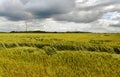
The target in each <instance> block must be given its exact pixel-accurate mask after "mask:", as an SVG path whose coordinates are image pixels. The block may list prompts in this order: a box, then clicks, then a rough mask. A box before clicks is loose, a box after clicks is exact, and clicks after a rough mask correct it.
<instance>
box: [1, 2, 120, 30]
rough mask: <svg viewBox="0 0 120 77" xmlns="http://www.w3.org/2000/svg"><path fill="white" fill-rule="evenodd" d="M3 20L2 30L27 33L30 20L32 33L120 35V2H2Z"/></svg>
mask: <svg viewBox="0 0 120 77" xmlns="http://www.w3.org/2000/svg"><path fill="white" fill-rule="evenodd" d="M0 17H1V18H0V31H11V30H24V27H23V26H25V24H24V22H25V21H27V22H29V23H28V24H29V30H46V31H74V30H76V31H94V32H95V31H99V32H114V31H116V32H120V29H119V28H120V26H119V24H120V1H119V0H12V1H11V0H0ZM31 20H33V21H31ZM35 21H36V23H35ZM44 24H45V25H44ZM42 25H44V26H42ZM9 27H10V28H9ZM116 27H117V28H116Z"/></svg>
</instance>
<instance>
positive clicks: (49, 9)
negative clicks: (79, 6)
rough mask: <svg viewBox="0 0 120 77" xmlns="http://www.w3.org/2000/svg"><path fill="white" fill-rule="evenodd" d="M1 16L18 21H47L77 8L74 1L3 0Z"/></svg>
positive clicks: (0, 10)
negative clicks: (53, 16)
mask: <svg viewBox="0 0 120 77" xmlns="http://www.w3.org/2000/svg"><path fill="white" fill-rule="evenodd" d="M0 6H1V7H0V8H1V9H0V16H3V17H5V18H7V19H9V20H13V21H18V20H26V19H29V18H35V19H45V18H52V15H56V14H65V13H68V12H70V11H72V10H73V9H74V8H75V1H74V0H52V1H51V0H13V1H11V0H2V1H1V4H0Z"/></svg>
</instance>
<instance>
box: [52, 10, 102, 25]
mask: <svg viewBox="0 0 120 77" xmlns="http://www.w3.org/2000/svg"><path fill="white" fill-rule="evenodd" d="M101 14H102V13H101V12H99V11H80V12H73V13H69V14H62V15H59V16H54V19H55V20H57V21H68V22H76V23H90V22H93V21H96V20H97V19H99V18H100V17H101Z"/></svg>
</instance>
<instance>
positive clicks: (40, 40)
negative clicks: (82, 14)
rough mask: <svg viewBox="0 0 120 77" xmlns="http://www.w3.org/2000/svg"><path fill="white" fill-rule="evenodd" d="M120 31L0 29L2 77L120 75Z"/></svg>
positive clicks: (95, 76) (0, 69)
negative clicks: (56, 31)
mask: <svg viewBox="0 0 120 77" xmlns="http://www.w3.org/2000/svg"><path fill="white" fill-rule="evenodd" d="M119 54H120V34H117V33H116V34H110V33H109V34H105V33H104V34H103V33H101V34H100V33H99V34H98V33H0V77H120V73H119V72H120V55H119Z"/></svg>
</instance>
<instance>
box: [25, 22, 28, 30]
mask: <svg viewBox="0 0 120 77" xmlns="http://www.w3.org/2000/svg"><path fill="white" fill-rule="evenodd" d="M25 31H26V32H27V31H28V24H27V22H26V21H25Z"/></svg>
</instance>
